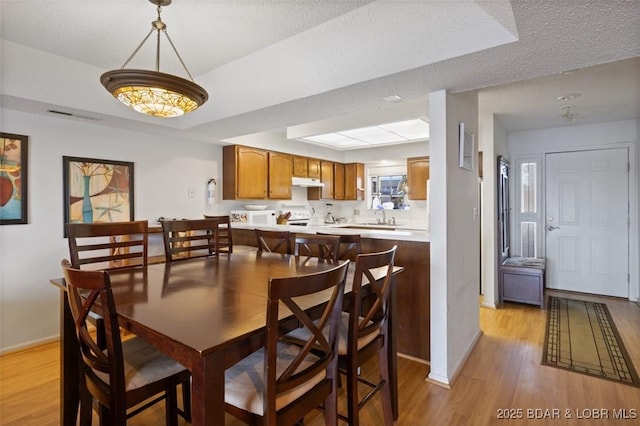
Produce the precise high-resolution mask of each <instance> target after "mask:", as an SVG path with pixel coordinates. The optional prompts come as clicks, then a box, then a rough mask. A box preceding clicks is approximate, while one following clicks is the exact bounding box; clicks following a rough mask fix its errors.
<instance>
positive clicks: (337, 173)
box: [333, 163, 345, 200]
mask: <svg viewBox="0 0 640 426" xmlns="http://www.w3.org/2000/svg"><path fill="white" fill-rule="evenodd" d="M333 199H334V200H344V199H345V198H344V164H342V163H333Z"/></svg>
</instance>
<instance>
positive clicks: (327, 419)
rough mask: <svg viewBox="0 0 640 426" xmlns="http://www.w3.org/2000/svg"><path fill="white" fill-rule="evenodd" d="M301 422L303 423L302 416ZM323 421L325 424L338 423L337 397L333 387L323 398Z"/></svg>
mask: <svg viewBox="0 0 640 426" xmlns="http://www.w3.org/2000/svg"><path fill="white" fill-rule="evenodd" d="M302 422H303V424H304V418H303V419H302ZM324 423H325V424H326V425H327V426H337V425H338V398H337V392H336V391H335V389H334V391H333V392H331V394H330V395H329V396H328V397H327V398H326V399H325V400H324Z"/></svg>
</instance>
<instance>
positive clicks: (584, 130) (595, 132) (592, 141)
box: [508, 120, 640, 300]
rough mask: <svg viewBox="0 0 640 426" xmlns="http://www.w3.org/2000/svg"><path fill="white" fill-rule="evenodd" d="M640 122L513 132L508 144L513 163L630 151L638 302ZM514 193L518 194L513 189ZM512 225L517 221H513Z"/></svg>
mask: <svg viewBox="0 0 640 426" xmlns="http://www.w3.org/2000/svg"><path fill="white" fill-rule="evenodd" d="M639 122H640V120H624V121H615V122H608V123H600V124H591V125H583V126H575V125H574V126H567V127H556V128H549V129H537V130H527V131H519V132H511V133H509V142H508V144H509V157H510V159H511V160H512V162H513V163H514V164H515V161H516V159H517V158H518V157H519V156H526V155H531V154H542V156H543V157H544V154H546V153H550V152H563V151H576V150H584V149H595V148H607V147H608V148H613V147H627V148H629V154H630V155H629V160H630V163H631V171H630V180H629V195H630V197H629V202H630V206H629V207H630V208H629V211H630V213H631V227H630V241H629V243H630V253H629V254H630V262H629V267H630V274H631V286H630V292H629V298H630V299H631V300H638V297H639V295H640V280H639V278H638V265H639V263H640V258H639V256H640V255H639V247H640V245H639V244H640V243H639V241H640V237H639V231H638V219H639V216H638V200H639V197H640V194H639V190H640V173H639V172H638V165H639V164H640V159H639V158H638V156H639V155H640V154H638V151H639V149H638V135H640V130H639V128H640V124H639ZM543 162H544V159H543ZM543 168H544V165H543ZM515 181H516V179H511V182H512V183H513V184H515ZM511 193H512V194H515V193H516V192H515V191H514V190H513V188H512V191H511ZM543 199H544V197H543ZM512 219H513V218H512ZM512 222H514V221H513V220H512ZM512 233H513V230H512ZM512 235H513V234H512ZM543 244H544V242H543Z"/></svg>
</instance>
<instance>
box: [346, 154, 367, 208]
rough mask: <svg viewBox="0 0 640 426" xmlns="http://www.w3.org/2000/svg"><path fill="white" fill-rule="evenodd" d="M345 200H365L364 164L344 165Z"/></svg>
mask: <svg viewBox="0 0 640 426" xmlns="http://www.w3.org/2000/svg"><path fill="white" fill-rule="evenodd" d="M344 199H345V200H360V201H362V200H364V164H362V163H349V164H345V165H344Z"/></svg>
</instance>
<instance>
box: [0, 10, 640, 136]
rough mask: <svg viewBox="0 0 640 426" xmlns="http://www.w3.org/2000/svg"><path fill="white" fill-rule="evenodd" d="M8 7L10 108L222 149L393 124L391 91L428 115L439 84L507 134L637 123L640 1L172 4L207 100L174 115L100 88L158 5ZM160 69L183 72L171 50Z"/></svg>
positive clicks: (167, 16) (148, 55)
mask: <svg viewBox="0 0 640 426" xmlns="http://www.w3.org/2000/svg"><path fill="white" fill-rule="evenodd" d="M0 8H1V9H0V12H1V15H2V17H1V19H2V21H1V29H0V35H1V37H2V80H1V84H0V88H1V98H0V100H1V101H2V106H3V107H4V108H13V109H18V110H23V111H29V112H35V113H42V114H45V113H46V110H48V109H56V110H61V111H65V112H71V113H75V114H77V115H79V116H80V117H81V118H77V119H86V118H92V119H95V122H96V123H100V124H104V125H109V126H115V127H121V128H127V129H133V130H139V131H145V132H150V133H157V134H175V135H176V136H179V137H182V138H187V139H192V140H200V141H206V142H212V143H216V142H218V141H219V140H221V139H224V138H229V137H234V136H239V135H244V134H250V133H257V132H262V131H277V132H282V134H285V133H286V128H287V127H289V126H295V125H301V124H305V123H310V122H316V121H320V120H321V121H323V122H330V121H331V120H333V119H336V120H340V122H341V123H344V122H345V120H344V117H350V116H354V115H358V116H362V115H363V114H364V115H366V114H368V113H373V114H375V116H376V117H379V116H380V111H383V112H385V111H388V112H389V114H388V115H389V116H392V115H394V114H393V110H394V109H397V108H401V107H402V105H397V104H387V103H385V102H384V101H383V100H382V98H384V97H386V96H389V95H395V94H397V95H400V96H402V98H403V100H404V103H405V106H406V105H420V106H422V108H421V112H420V111H418V112H417V113H414V115H415V114H420V115H424V114H426V111H427V105H426V102H427V97H428V93H429V92H431V91H434V90H441V89H447V90H450V91H451V92H461V91H466V90H474V89H480V90H479V96H480V97H479V99H480V107H481V108H482V110H483V111H484V112H495V113H496V114H498V117H499V119H500V120H501V121H502V122H503V124H504V125H505V127H506V128H507V129H509V130H518V129H527V128H537V127H550V126H557V125H570V124H585V123H591V122H599V121H608V120H617V119H628V118H633V117H638V116H639V115H640V100H639V99H640V82H639V77H638V76H639V75H640V63H639V61H638V57H639V56H640V2H638V1H609V0H601V1H600V0H598V1H592V0H567V1H562V2H555V1H554V2H550V1H539V2H534V1H514V2H507V1H475V2H474V1H450V2H443V1H435V0H424V1H415V0H413V1H397V0H396V1H291V0H289V1H275V0H271V1H257V0H254V1H243V0H233V1H232V0H227V1H223V0H219V1H204V0H201V1H197V0H191V1H190V0H176V1H174V2H173V4H172V5H171V6H169V7H165V8H164V10H163V12H162V18H163V20H164V21H165V22H166V24H167V27H168V32H169V34H170V36H171V38H172V40H173V41H174V43H175V45H176V47H177V48H178V50H179V52H180V53H181V55H182V57H183V59H184V61H185V62H186V64H187V66H188V67H189V69H190V71H191V72H192V74H193V75H194V77H195V80H196V82H197V83H198V84H200V85H202V86H204V87H205V88H206V89H207V90H208V91H209V95H210V99H209V101H208V103H207V104H205V105H204V106H203V107H202V108H200V109H199V110H197V111H195V112H193V113H191V114H189V115H188V116H185V117H182V118H179V119H169V120H167V119H164V120H163V119H157V118H152V117H146V116H143V115H141V114H137V113H134V112H133V111H131V110H129V109H127V108H125V107H123V106H121V105H120V104H119V103H118V102H116V101H115V100H114V99H113V98H111V97H110V96H109V95H108V94H107V93H106V91H105V90H104V89H103V88H102V86H100V84H99V82H98V78H99V75H100V74H101V73H102V72H104V71H106V70H108V69H113V68H118V67H120V66H121V65H122V63H123V62H124V60H125V59H126V58H127V57H128V56H129V55H130V54H131V52H132V51H133V49H134V48H135V47H136V46H137V45H138V43H139V42H140V41H141V40H142V38H143V37H144V35H145V34H146V32H147V31H148V30H149V28H150V27H149V23H150V22H151V21H152V20H153V19H155V16H156V13H155V7H154V6H153V5H152V4H150V3H149V2H148V1H145V0H120V1H117V2H104V1H101V2H97V1H91V0H86V1H82V2H79V1H60V0H58V1H30V0H23V1H10V0H9V1H7V0H3V1H2V2H1V3H0ZM148 43H150V42H148ZM163 43H164V44H165V45H166V42H163ZM149 46H151V45H149ZM145 47H148V46H145ZM147 50H148V51H147ZM152 56H153V52H152V49H145V51H143V52H141V53H140V56H139V57H138V56H137V57H136V62H134V63H132V64H131V66H137V67H142V68H151V67H152V66H153V60H152ZM629 58H632V59H629ZM633 58H635V59H633ZM618 61H621V62H619V63H617V64H615V62H618ZM608 63H612V64H610V65H601V66H599V67H593V66H596V65H600V64H608ZM574 69H579V71H576V72H573V73H566V74H560V72H561V71H566V70H574ZM161 70H162V71H167V72H172V73H176V74H178V75H182V76H184V72H183V71H182V70H181V69H180V67H179V64H178V63H177V60H175V58H174V55H173V54H172V53H171V52H169V51H163V53H162V56H161ZM575 92H579V93H582V96H581V97H580V98H579V99H577V100H575V101H574V104H575V105H574V107H575V109H574V111H575V112H576V114H577V119H576V121H574V122H573V123H566V121H565V122H563V121H562V119H561V118H559V115H560V113H561V110H560V106H562V105H559V101H558V100H557V99H556V98H557V96H560V95H564V94H567V93H575ZM69 93H72V94H73V96H69ZM82 117H85V118H82ZM406 118H413V117H406ZM394 119H395V118H394ZM371 124H375V123H371ZM334 130H340V129H334ZM342 130H343V129H342Z"/></svg>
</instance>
